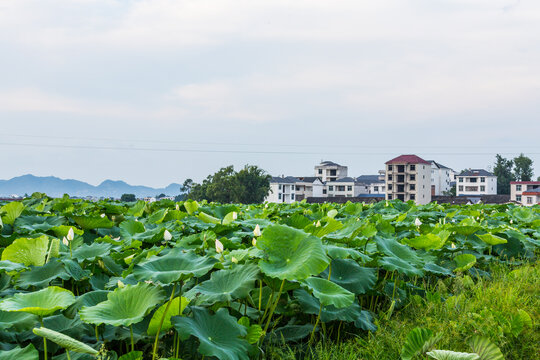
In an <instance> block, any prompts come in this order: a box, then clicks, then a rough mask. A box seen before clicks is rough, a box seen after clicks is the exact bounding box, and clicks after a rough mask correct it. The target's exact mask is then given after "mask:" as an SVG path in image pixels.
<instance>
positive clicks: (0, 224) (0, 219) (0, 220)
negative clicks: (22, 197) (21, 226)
mask: <svg viewBox="0 0 540 360" xmlns="http://www.w3.org/2000/svg"><path fill="white" fill-rule="evenodd" d="M3 226H4V223H3V222H2V217H1V216H0V228H1V227H3Z"/></svg>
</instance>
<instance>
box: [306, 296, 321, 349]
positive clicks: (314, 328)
mask: <svg viewBox="0 0 540 360" xmlns="http://www.w3.org/2000/svg"><path fill="white" fill-rule="evenodd" d="M321 312H322V303H321V305H320V306H319V314H318V315H317V320H315V326H313V331H312V332H311V336H310V337H309V342H308V346H309V345H311V343H312V342H313V338H314V337H315V330H317V325H319V320H320V319H321Z"/></svg>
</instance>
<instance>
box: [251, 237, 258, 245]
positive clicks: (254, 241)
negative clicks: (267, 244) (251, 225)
mask: <svg viewBox="0 0 540 360" xmlns="http://www.w3.org/2000/svg"><path fill="white" fill-rule="evenodd" d="M251 244H252V245H253V246H257V239H255V238H253V239H252V240H251Z"/></svg>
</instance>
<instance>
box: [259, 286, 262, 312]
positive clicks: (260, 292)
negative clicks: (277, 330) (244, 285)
mask: <svg viewBox="0 0 540 360" xmlns="http://www.w3.org/2000/svg"><path fill="white" fill-rule="evenodd" d="M261 302H262V280H259V313H260V312H261Z"/></svg>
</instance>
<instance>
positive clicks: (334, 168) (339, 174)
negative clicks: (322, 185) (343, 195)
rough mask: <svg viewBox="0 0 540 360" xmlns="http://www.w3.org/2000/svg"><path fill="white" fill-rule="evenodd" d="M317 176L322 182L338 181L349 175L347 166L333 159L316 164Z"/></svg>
mask: <svg viewBox="0 0 540 360" xmlns="http://www.w3.org/2000/svg"><path fill="white" fill-rule="evenodd" d="M315 176H316V177H319V178H321V180H322V182H327V181H336V180H337V179H341V178H344V177H346V176H347V167H346V166H342V165H339V164H336V163H335V162H332V161H323V162H321V163H320V164H319V165H316V166H315Z"/></svg>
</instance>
